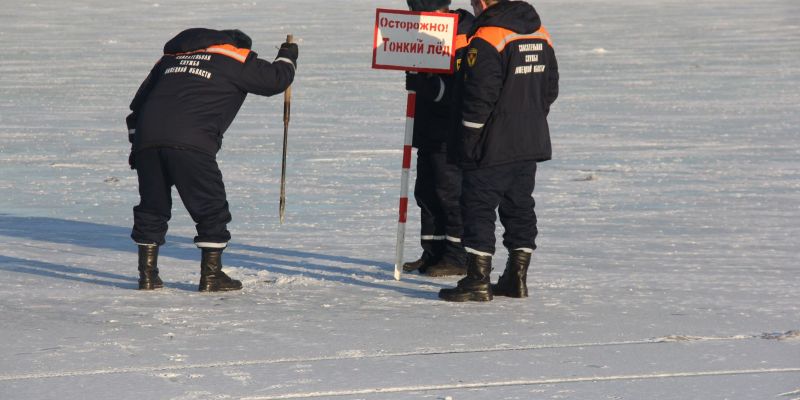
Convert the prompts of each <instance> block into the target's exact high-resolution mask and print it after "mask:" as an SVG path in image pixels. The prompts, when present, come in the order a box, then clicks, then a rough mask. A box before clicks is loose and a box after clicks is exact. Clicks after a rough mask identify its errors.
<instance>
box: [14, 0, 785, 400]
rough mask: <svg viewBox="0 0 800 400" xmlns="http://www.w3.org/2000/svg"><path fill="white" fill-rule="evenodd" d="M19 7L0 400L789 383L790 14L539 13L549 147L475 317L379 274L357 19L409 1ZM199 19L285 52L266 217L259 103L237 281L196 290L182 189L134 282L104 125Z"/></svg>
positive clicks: (567, 8)
mask: <svg viewBox="0 0 800 400" xmlns="http://www.w3.org/2000/svg"><path fill="white" fill-rule="evenodd" d="M12 3H14V4H11V5H9V4H7V5H6V6H5V7H3V9H4V10H3V11H2V13H0V43H2V44H3V49H4V56H3V58H2V61H0V172H1V173H0V193H2V196H0V274H2V279H0V337H2V338H3V340H2V341H1V342H0V360H2V361H1V362H0V393H2V395H0V397H2V398H3V399H15V400H16V399H59V400H63V399H107V398H114V399H116V400H125V399H137V400H138V399H175V400H189V399H251V400H254V399H289V398H330V399H339V398H346V399H366V400H379V399H380V400H384V399H386V400H388V399H448V398H452V399H454V400H472V399H475V400H478V399H481V400H482V399H576V400H577V399H580V400H584V399H632V400H638V399H675V400H685V399H753V400H764V399H777V400H797V399H800V276H799V275H798V266H800V256H799V255H798V249H800V132H799V131H798V129H799V128H798V127H800V113H798V104H800V22H798V19H797V17H798V16H799V15H800V3H798V2H797V1H795V0H763V1H757V2H756V1H748V0H725V1H723V0H709V1H703V2H695V1H688V0H645V1H638V0H613V1H596V0H589V1H578V0H560V1H555V0H547V1H537V2H534V3H533V4H534V5H535V6H536V7H537V9H538V10H539V12H540V14H541V15H542V19H543V21H544V24H545V25H546V26H547V28H548V29H549V31H550V32H551V34H552V35H553V39H554V41H555V48H556V53H557V55H558V59H559V68H560V72H561V97H560V98H559V100H558V101H557V102H556V104H555V105H554V106H553V111H552V113H551V115H550V123H551V129H552V132H553V143H554V159H553V161H550V162H547V163H543V164H541V165H540V169H539V176H538V177H537V178H538V179H537V187H536V191H535V197H536V202H537V209H536V210H537V214H538V216H539V224H540V225H539V228H540V232H541V235H540V237H539V240H538V244H539V250H538V251H537V252H536V254H535V256H534V261H533V266H532V271H531V273H530V274H529V276H530V278H529V287H530V288H531V297H530V298H528V299H525V300H512V299H506V298H497V299H495V300H494V301H492V302H490V303H488V304H451V303H445V302H442V301H440V300H438V299H437V292H438V290H439V289H440V288H442V287H450V286H453V285H454V283H455V281H456V279H430V278H427V277H420V276H419V275H406V276H404V278H403V280H402V281H401V282H396V281H394V280H393V279H392V262H393V257H394V243H395V225H396V219H397V218H396V212H397V211H396V208H397V197H398V194H399V182H400V164H401V151H400V149H401V147H402V140H403V138H402V136H403V123H404V112H405V110H404V107H405V93H404V90H403V78H402V73H399V72H390V71H376V70H371V69H370V61H371V49H370V46H371V42H372V24H373V20H374V14H375V8H377V7H384V8H403V7H404V6H405V2H403V1H400V0H391V1H388V0H387V1H383V2H376V1H367V0H336V1H322V0H296V1H290V2H281V3H280V4H278V2H275V1H264V0H261V1H246V2H243V1H239V2H219V1H215V2H212V1H207V0H193V1H185V0H179V1H169V2H166V1H165V2H155V1H145V2H130V1H121V0H103V1H100V0H81V1H55V0H42V1H37V2H12ZM454 5H455V6H458V7H468V2H466V1H464V0H459V1H454ZM196 26H205V27H211V28H220V29H226V28H239V29H242V30H243V31H245V32H247V33H248V34H250V35H251V36H252V37H253V40H254V46H253V47H254V50H256V51H257V52H259V53H260V54H261V56H262V57H264V58H267V59H271V58H273V57H274V54H275V53H276V52H277V49H276V46H277V45H279V44H280V42H282V41H283V39H284V38H285V35H286V34H287V33H293V34H294V35H295V37H296V38H298V39H299V40H300V59H299V70H298V74H297V78H296V82H295V85H294V87H293V92H294V96H293V106H292V112H293V114H292V122H291V126H290V142H289V172H288V186H287V193H288V194H287V197H288V206H287V221H286V223H285V224H284V225H283V226H280V225H279V221H278V197H279V180H280V163H281V143H282V128H283V123H282V120H281V113H282V97H281V96H277V97H273V98H268V99H267V98H259V97H256V96H252V97H250V98H248V100H247V101H246V102H245V106H244V107H243V108H242V110H241V112H240V114H239V117H238V118H237V120H236V121H235V122H234V124H233V125H232V126H231V128H230V130H229V131H228V133H227V135H226V139H225V142H224V145H223V149H222V151H221V152H220V154H219V161H220V165H221V168H222V171H223V174H224V176H225V181H226V186H227V190H228V195H229V201H230V203H231V211H232V213H233V216H234V220H233V223H232V224H231V225H230V226H229V228H230V230H231V232H232V234H233V237H234V238H233V241H232V243H231V246H230V247H229V249H228V251H227V252H226V253H225V257H224V261H225V264H226V267H227V268H226V269H227V270H228V271H229V273H230V274H231V275H233V276H234V277H236V278H239V279H241V280H242V281H243V282H244V285H245V289H244V290H243V291H242V292H240V293H226V294H200V293H197V292H196V291H195V290H196V284H197V282H198V279H199V267H198V264H199V251H198V250H197V249H196V248H194V246H193V245H192V243H191V238H192V237H193V236H194V226H193V223H192V222H191V220H190V218H189V216H188V214H187V213H186V212H185V210H184V209H183V208H182V207H181V206H180V202H178V201H177V197H176V198H175V200H176V209H175V212H174V217H173V220H172V221H171V226H170V235H169V237H168V242H169V243H168V245H167V246H165V247H164V248H162V251H161V259H160V267H161V273H162V277H163V279H164V281H165V283H166V286H167V287H166V288H165V289H164V290H160V291H156V292H148V293H144V292H139V291H137V290H134V289H135V288H136V279H137V276H138V275H137V271H136V253H135V251H136V248H135V246H134V245H133V243H132V242H131V241H130V239H129V237H128V235H129V233H130V226H131V223H132V212H131V207H132V206H133V205H134V204H135V203H136V202H137V201H138V195H137V183H136V177H135V173H134V171H131V170H129V169H128V168H127V154H128V148H129V145H128V143H127V134H126V128H125V124H124V118H125V116H126V115H127V113H128V110H127V107H128V104H129V102H130V100H131V98H132V97H133V95H134V93H135V91H136V89H137V88H138V85H139V83H140V82H141V80H142V79H144V78H145V76H146V75H147V73H148V71H149V69H150V67H151V66H152V64H153V63H154V62H155V61H156V60H158V58H159V57H160V49H161V47H162V46H163V44H164V42H165V41H167V40H168V39H170V38H171V37H172V36H173V35H175V34H176V33H177V32H179V31H181V30H183V29H185V28H188V27H196ZM409 221H410V224H409V228H408V235H407V240H406V247H405V253H406V258H407V259H412V258H415V257H416V256H418V255H419V252H420V250H419V248H418V244H417V242H418V238H419V236H418V233H417V231H418V221H419V216H418V210H417V209H416V207H411V210H410V217H409ZM500 232H501V231H500V230H498V233H500ZM504 262H505V252H504V251H500V252H498V254H497V255H496V257H495V262H494V263H495V275H494V277H495V278H496V277H497V275H498V274H499V272H500V270H502V267H503V264H504Z"/></svg>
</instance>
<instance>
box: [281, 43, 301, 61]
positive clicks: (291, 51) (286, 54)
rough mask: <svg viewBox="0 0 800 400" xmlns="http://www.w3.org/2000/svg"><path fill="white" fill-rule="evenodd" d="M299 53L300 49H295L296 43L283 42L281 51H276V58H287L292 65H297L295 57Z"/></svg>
mask: <svg viewBox="0 0 800 400" xmlns="http://www.w3.org/2000/svg"><path fill="white" fill-rule="evenodd" d="M299 53H300V49H299V48H298V47H297V43H289V42H285V43H283V44H282V45H281V49H280V50H278V57H276V59H277V58H288V59H289V60H292V64H294V65H297V56H298V55H299Z"/></svg>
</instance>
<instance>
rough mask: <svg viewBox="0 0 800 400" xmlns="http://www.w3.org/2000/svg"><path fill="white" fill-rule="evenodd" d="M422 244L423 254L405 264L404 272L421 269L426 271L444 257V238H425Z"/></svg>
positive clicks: (423, 271)
mask: <svg viewBox="0 0 800 400" xmlns="http://www.w3.org/2000/svg"><path fill="white" fill-rule="evenodd" d="M421 244H422V256H421V257H420V258H419V260H417V261H412V262H407V263H405V264H403V272H414V271H419V272H420V273H425V271H426V270H427V269H428V267H430V266H431V265H433V264H436V263H438V262H439V260H441V259H442V254H443V253H444V240H423V241H422V243H421Z"/></svg>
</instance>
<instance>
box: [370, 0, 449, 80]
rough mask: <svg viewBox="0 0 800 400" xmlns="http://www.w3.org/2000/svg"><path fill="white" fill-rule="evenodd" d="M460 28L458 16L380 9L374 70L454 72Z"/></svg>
mask: <svg viewBox="0 0 800 400" xmlns="http://www.w3.org/2000/svg"><path fill="white" fill-rule="evenodd" d="M457 29H458V14H449V13H435V12H417V11H405V10H387V9H382V8H379V9H378V10H377V11H376V13H375V41H374V43H373V53H372V68H376V69H397V70H405V71H418V72H434V73H452V72H453V60H454V58H455V53H456V50H455V39H456V33H457V32H456V31H457Z"/></svg>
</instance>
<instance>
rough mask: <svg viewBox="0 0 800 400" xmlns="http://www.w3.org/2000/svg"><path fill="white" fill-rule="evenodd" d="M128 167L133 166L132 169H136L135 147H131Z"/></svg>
mask: <svg viewBox="0 0 800 400" xmlns="http://www.w3.org/2000/svg"><path fill="white" fill-rule="evenodd" d="M128 165H130V166H131V169H136V155H135V153H134V152H133V146H131V153H130V154H128Z"/></svg>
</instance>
